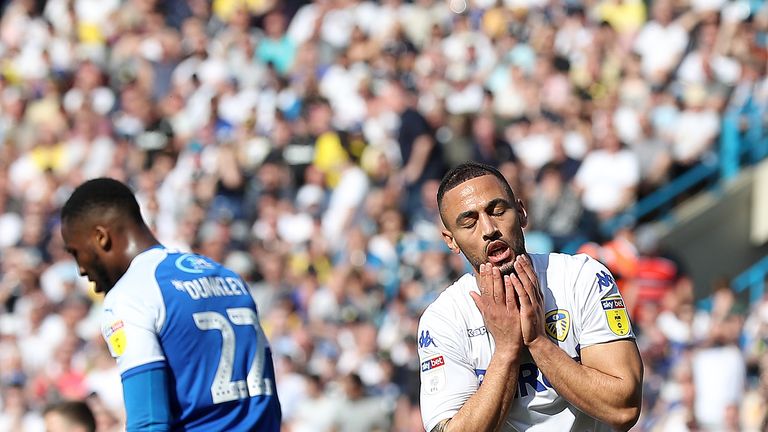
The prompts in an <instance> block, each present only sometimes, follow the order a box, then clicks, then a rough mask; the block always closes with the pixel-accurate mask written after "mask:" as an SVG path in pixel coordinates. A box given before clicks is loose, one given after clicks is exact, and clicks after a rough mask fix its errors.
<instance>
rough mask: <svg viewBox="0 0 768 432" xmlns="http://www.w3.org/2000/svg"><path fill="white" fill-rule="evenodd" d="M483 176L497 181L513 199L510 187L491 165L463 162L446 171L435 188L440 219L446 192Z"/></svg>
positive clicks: (513, 195) (513, 194)
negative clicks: (494, 178)
mask: <svg viewBox="0 0 768 432" xmlns="http://www.w3.org/2000/svg"><path fill="white" fill-rule="evenodd" d="M484 175H492V176H494V177H496V178H497V179H499V181H500V182H501V184H502V186H503V187H504V190H505V191H506V192H507V193H508V194H509V198H510V199H514V198H515V193H514V192H513V191H512V186H510V185H509V182H508V181H507V179H506V178H505V177H504V175H503V174H502V173H501V172H500V171H499V170H497V169H496V168H494V167H492V166H491V165H486V164H484V163H480V162H474V161H469V162H464V163H461V164H459V165H457V166H456V167H454V168H452V169H451V170H450V171H448V172H447V173H446V174H445V176H443V179H442V180H441V181H440V187H438V188H437V208H438V209H439V210H440V217H442V215H443V196H444V195H445V193H446V192H448V191H449V190H451V189H453V188H455V187H456V186H458V185H460V184H462V183H464V182H465V181H467V180H471V179H473V178H477V177H482V176H484ZM443 223H445V220H443Z"/></svg>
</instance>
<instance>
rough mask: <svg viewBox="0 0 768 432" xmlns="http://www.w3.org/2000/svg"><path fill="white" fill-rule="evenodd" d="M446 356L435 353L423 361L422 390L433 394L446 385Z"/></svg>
mask: <svg viewBox="0 0 768 432" xmlns="http://www.w3.org/2000/svg"><path fill="white" fill-rule="evenodd" d="M445 383H446V379H445V358H444V357H443V356H442V355H435V356H432V357H429V358H427V359H425V360H424V361H423V362H421V391H423V392H424V393H425V394H428V395H433V394H436V393H438V392H440V390H442V389H443V387H445Z"/></svg>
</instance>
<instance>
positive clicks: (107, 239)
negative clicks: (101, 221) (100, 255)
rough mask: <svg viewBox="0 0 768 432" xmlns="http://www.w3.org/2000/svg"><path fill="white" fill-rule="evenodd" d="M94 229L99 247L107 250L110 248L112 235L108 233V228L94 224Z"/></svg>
mask: <svg viewBox="0 0 768 432" xmlns="http://www.w3.org/2000/svg"><path fill="white" fill-rule="evenodd" d="M94 231H95V233H94V234H95V238H96V244H97V245H98V246H99V249H101V250H103V251H105V252H108V251H109V250H110V249H111V248H112V237H111V236H110V235H109V230H108V229H107V228H106V227H104V226H102V225H96V227H95V228H94Z"/></svg>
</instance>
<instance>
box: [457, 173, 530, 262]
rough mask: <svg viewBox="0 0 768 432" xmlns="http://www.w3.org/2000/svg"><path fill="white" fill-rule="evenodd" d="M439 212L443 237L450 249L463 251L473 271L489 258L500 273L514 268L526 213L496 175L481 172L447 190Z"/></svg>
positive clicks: (521, 246)
mask: <svg viewBox="0 0 768 432" xmlns="http://www.w3.org/2000/svg"><path fill="white" fill-rule="evenodd" d="M442 212H443V219H444V220H445V223H446V228H447V229H446V230H443V239H444V240H445V242H446V244H448V247H450V248H451V249H452V250H453V251H454V252H458V251H459V250H460V251H461V252H463V253H464V256H465V257H466V258H467V260H468V261H469V263H470V264H472V267H474V268H475V271H479V270H480V264H483V263H488V262H490V263H491V264H493V265H494V266H495V267H498V268H499V270H500V271H501V273H502V274H511V273H513V272H514V267H513V265H514V262H515V257H516V256H517V255H522V254H524V253H525V239H524V238H523V228H524V227H525V226H526V224H527V223H528V217H527V214H526V212H525V207H524V206H523V202H522V201H520V200H516V199H515V197H514V196H509V194H508V193H507V191H506V190H505V188H504V186H502V183H501V181H500V180H499V179H497V178H496V177H495V176H493V175H490V174H489V175H484V176H480V177H476V178H473V179H470V180H467V181H465V182H464V183H462V184H460V185H458V186H456V187H454V188H453V189H451V190H449V191H447V192H446V193H445V195H443V206H442Z"/></svg>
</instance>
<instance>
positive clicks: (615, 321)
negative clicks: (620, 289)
mask: <svg viewBox="0 0 768 432" xmlns="http://www.w3.org/2000/svg"><path fill="white" fill-rule="evenodd" d="M600 305H601V306H602V307H603V310H604V311H605V317H606V319H607V320H608V327H610V328H611V331H612V332H613V333H614V334H615V335H617V336H626V335H628V334H629V331H630V330H631V329H632V327H631V325H630V323H629V317H628V316H627V308H626V307H625V306H624V299H622V298H621V296H620V295H619V294H614V295H610V296H608V297H605V298H603V299H602V300H600Z"/></svg>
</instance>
